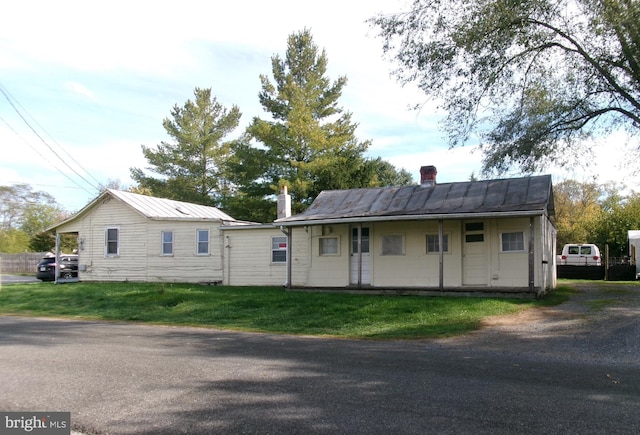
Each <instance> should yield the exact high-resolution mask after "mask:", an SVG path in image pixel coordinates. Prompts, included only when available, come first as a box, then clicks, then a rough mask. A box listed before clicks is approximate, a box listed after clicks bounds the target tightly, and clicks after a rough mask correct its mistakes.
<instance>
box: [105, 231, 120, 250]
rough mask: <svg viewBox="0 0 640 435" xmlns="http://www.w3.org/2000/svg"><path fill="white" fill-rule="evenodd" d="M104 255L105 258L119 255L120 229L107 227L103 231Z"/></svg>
mask: <svg viewBox="0 0 640 435" xmlns="http://www.w3.org/2000/svg"><path fill="white" fill-rule="evenodd" d="M104 254H105V256H107V257H116V256H118V255H120V228H118V227H107V228H106V229H105V231H104Z"/></svg>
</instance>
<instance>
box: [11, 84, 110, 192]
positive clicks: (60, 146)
mask: <svg viewBox="0 0 640 435" xmlns="http://www.w3.org/2000/svg"><path fill="white" fill-rule="evenodd" d="M0 87H4V86H2V84H1V83H0ZM4 90H5V91H6V93H7V94H9V96H11V99H13V101H14V102H15V103H16V104H17V105H18V106H20V108H21V109H22V111H23V112H25V113H26V114H27V115H28V116H29V118H30V119H31V121H33V122H34V123H35V124H36V125H37V126H38V127H39V128H40V130H42V131H43V132H44V133H45V134H46V135H47V136H48V137H49V139H51V141H53V143H54V144H56V145H57V146H58V148H60V149H61V150H62V151H63V152H64V153H65V154H66V155H67V156H68V157H69V159H71V161H73V163H75V164H76V165H77V166H78V167H79V168H80V169H82V170H83V171H84V173H85V174H86V175H88V176H89V177H91V179H93V181H95V182H96V184H98V185H99V184H100V181H98V180H97V179H96V178H95V177H94V176H93V175H91V172H89V171H87V170H86V169H85V168H84V167H83V166H82V165H81V164H80V163H79V162H78V161H77V160H76V159H75V158H74V157H73V154H71V153H70V152H69V151H67V150H66V149H65V148H64V147H63V146H62V145H60V144H59V143H58V142H57V141H56V140H55V139H54V138H53V137H52V136H51V135H50V134H49V132H48V131H47V130H45V128H44V127H43V126H42V125H41V124H40V123H39V122H38V120H37V119H35V118H34V117H33V116H32V115H31V114H30V113H29V111H28V110H27V109H25V107H24V106H23V105H22V104H20V101H18V100H17V99H16V97H14V96H13V95H11V93H10V92H9V91H8V90H7V88H6V87H4Z"/></svg>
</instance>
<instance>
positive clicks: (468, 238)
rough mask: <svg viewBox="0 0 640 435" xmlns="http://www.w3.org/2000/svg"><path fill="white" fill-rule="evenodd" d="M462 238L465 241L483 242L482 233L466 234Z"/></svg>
mask: <svg viewBox="0 0 640 435" xmlns="http://www.w3.org/2000/svg"><path fill="white" fill-rule="evenodd" d="M464 240H465V242H467V243H477V242H484V234H466V235H465V236H464Z"/></svg>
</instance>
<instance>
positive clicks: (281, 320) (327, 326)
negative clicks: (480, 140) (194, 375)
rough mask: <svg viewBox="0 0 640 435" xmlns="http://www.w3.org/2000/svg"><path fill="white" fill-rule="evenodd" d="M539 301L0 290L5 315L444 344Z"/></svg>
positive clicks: (184, 290)
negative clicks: (427, 340) (441, 341)
mask: <svg viewBox="0 0 640 435" xmlns="http://www.w3.org/2000/svg"><path fill="white" fill-rule="evenodd" d="M571 292H572V289H571V287H569V286H566V285H565V286H560V287H559V288H558V289H556V290H555V291H554V292H553V293H551V294H550V295H548V296H547V297H545V298H543V299H540V300H521V299H493V298H463V297H460V298H457V297H424V296H376V295H353V294H335V293H308V292H289V291H285V290H284V289H282V288H279V287H209V286H200V285H195V284H166V283H165V284H157V283H74V284H62V285H60V284H58V285H56V284H53V283H34V284H14V285H10V286H4V287H2V289H1V290H0V314H11V315H21V316H53V317H64V318H80V319H95V320H108V321H127V322H144V323H153V324H163V325H188V326H200V327H210V328H220V329H229V330H237V331H255V332H269V333H277V334H300V335H316V336H332V337H344V338H358V339H420V338H435V337H446V336H451V335H456V334H463V333H467V332H469V331H472V330H474V329H477V328H478V327H479V326H480V324H481V322H482V319H483V318H484V317H487V316H495V315H503V314H510V313H514V312H517V311H520V310H523V309H526V308H529V307H539V306H549V305H556V304H559V303H561V302H563V301H564V300H566V299H567V298H568V297H569V295H570V294H571Z"/></svg>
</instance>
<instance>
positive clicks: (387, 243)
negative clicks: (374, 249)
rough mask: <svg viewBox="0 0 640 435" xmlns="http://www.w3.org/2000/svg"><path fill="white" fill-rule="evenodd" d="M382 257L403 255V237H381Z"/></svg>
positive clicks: (400, 235) (394, 235)
mask: <svg viewBox="0 0 640 435" xmlns="http://www.w3.org/2000/svg"><path fill="white" fill-rule="evenodd" d="M382 255H404V235H403V234H389V235H385V236H382Z"/></svg>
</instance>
